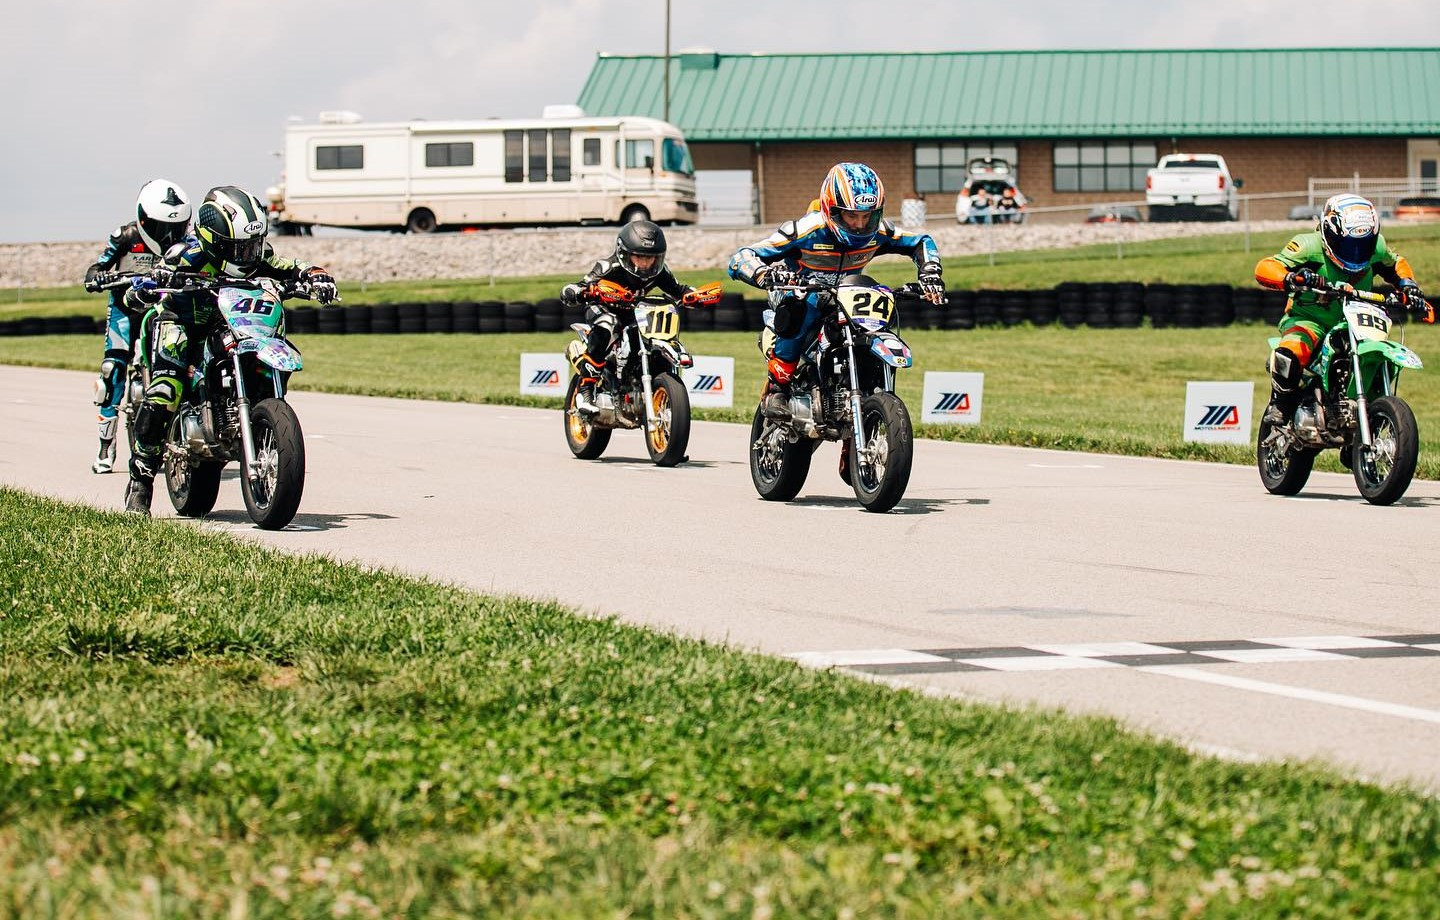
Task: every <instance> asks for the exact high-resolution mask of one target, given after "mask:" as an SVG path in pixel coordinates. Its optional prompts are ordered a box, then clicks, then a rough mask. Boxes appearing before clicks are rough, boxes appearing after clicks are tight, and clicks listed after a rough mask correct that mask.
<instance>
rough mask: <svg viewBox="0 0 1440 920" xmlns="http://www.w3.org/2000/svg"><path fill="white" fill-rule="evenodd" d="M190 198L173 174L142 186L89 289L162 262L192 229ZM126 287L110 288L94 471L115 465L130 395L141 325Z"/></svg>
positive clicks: (91, 274) (91, 273) (89, 276)
mask: <svg viewBox="0 0 1440 920" xmlns="http://www.w3.org/2000/svg"><path fill="white" fill-rule="evenodd" d="M190 214H191V208H190V199H189V197H187V196H186V194H185V190H184V189H182V188H181V187H180V186H179V185H178V184H176V183H174V182H171V181H170V180H168V179H152V180H150V181H149V182H146V183H145V184H144V185H142V186H140V194H139V195H138V196H136V199H135V219H134V220H132V221H130V222H129V223H128V224H121V225H120V226H119V227H116V228H115V232H114V233H111V234H110V239H109V241H108V242H107V243H106V244H105V248H104V250H102V251H101V253H100V258H98V259H96V260H95V263H94V264H93V265H91V266H90V267H89V268H88V269H86V270H85V290H87V291H89V292H90V293H92V294H98V293H100V292H101V291H102V290H104V289H105V285H106V284H107V283H109V282H111V281H112V279H113V277H114V276H115V275H123V274H129V273H133V272H145V271H148V270H150V269H151V268H154V267H155V266H156V265H158V264H159V263H160V260H161V258H162V257H163V256H164V255H165V250H167V249H169V248H170V247H171V246H174V245H175V244H177V243H181V242H185V241H186V240H187V239H188V237H189V233H190ZM124 295H125V292H124V290H123V289H122V288H112V289H111V291H110V309H109V315H108V316H107V317H106V319H105V353H104V355H103V356H102V357H101V361H100V376H99V377H97V378H96V379H95V405H97V406H99V407H100V413H99V419H98V422H99V428H100V432H99V433H100V451H99V453H98V454H97V455H96V457H95V460H94V462H93V463H91V464H90V471H91V472H92V473H108V472H110V471H111V470H112V469H114V468H115V425H116V419H117V417H118V416H119V414H120V400H121V399H122V398H123V397H124V395H125V370H126V367H127V366H128V365H129V363H130V356H131V354H133V353H134V350H135V330H134V329H133V328H132V323H131V315H130V313H129V312H128V311H127V310H126V308H125V301H124Z"/></svg>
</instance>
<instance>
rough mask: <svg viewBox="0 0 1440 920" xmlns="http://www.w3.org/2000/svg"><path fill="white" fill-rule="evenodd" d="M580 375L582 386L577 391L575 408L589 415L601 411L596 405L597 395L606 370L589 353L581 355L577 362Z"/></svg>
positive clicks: (576, 367)
mask: <svg viewBox="0 0 1440 920" xmlns="http://www.w3.org/2000/svg"><path fill="white" fill-rule="evenodd" d="M575 369H576V371H577V372H578V373H579V375H580V386H579V387H578V388H576V390H575V408H576V409H577V410H578V411H580V412H583V413H585V414H587V415H594V414H595V413H596V412H599V411H600V408H599V406H597V405H596V404H595V393H596V391H597V390H598V389H599V388H600V376H601V374H602V373H604V370H605V368H604V367H603V366H602V365H600V364H596V363H595V359H594V358H591V357H590V355H589V354H588V353H581V354H580V355H579V357H578V359H577V360H576V362H575Z"/></svg>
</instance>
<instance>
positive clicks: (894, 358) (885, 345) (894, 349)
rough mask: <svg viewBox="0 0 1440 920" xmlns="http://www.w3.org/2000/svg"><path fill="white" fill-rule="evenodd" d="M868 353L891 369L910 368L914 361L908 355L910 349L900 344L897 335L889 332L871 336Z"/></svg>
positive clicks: (902, 343)
mask: <svg viewBox="0 0 1440 920" xmlns="http://www.w3.org/2000/svg"><path fill="white" fill-rule="evenodd" d="M870 351H871V352H872V353H874V355H875V357H877V358H879V359H880V360H881V361H884V362H885V363H886V364H888V365H890V366H891V367H910V366H911V365H912V364H914V363H915V359H914V358H913V357H912V356H911V354H910V347H909V346H908V345H906V344H905V343H904V342H902V341H901V340H900V337H899V336H898V335H894V334H892V333H889V332H881V333H879V334H877V335H874V336H872V337H871V338H870Z"/></svg>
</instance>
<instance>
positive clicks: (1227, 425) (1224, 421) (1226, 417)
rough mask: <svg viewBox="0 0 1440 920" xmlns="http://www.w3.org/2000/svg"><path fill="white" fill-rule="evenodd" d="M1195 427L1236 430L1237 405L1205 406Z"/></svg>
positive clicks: (1238, 421) (1213, 429)
mask: <svg viewBox="0 0 1440 920" xmlns="http://www.w3.org/2000/svg"><path fill="white" fill-rule="evenodd" d="M1195 427H1196V429H1201V428H1203V429H1205V430H1207V431H1236V430H1238V429H1239V428H1240V409H1239V407H1238V406H1206V407H1205V413H1204V414H1203V415H1201V416H1200V421H1198V422H1196V423H1195Z"/></svg>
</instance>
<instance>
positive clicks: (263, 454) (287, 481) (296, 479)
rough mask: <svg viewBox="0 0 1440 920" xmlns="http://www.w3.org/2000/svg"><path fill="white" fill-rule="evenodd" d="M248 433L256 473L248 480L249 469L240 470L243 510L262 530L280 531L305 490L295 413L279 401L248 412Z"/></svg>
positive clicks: (302, 448)
mask: <svg viewBox="0 0 1440 920" xmlns="http://www.w3.org/2000/svg"><path fill="white" fill-rule="evenodd" d="M250 431H251V436H252V439H253V440H254V442H255V459H256V460H257V461H258V462H259V465H260V474H259V475H258V476H256V477H255V478H254V479H251V477H250V471H249V470H247V469H243V468H242V469H241V471H240V490H241V492H242V493H243V494H244V496H245V510H246V511H248V512H249V513H250V520H252V521H254V522H255V523H256V524H258V525H260V527H261V529H262V530H280V529H281V528H283V527H284V526H285V525H286V524H289V523H290V521H291V520H293V519H294V517H295V512H296V511H298V510H299V509H300V496H301V494H302V493H303V492H304V491H305V436H304V434H303V433H302V432H301V431H300V420H299V419H298V418H296V417H295V410H294V409H291V408H290V406H289V405H288V404H287V403H286V402H285V401H284V400H280V399H265V400H261V401H260V402H259V403H257V404H256V406H255V408H254V409H252V410H250ZM242 463H243V461H242Z"/></svg>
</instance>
